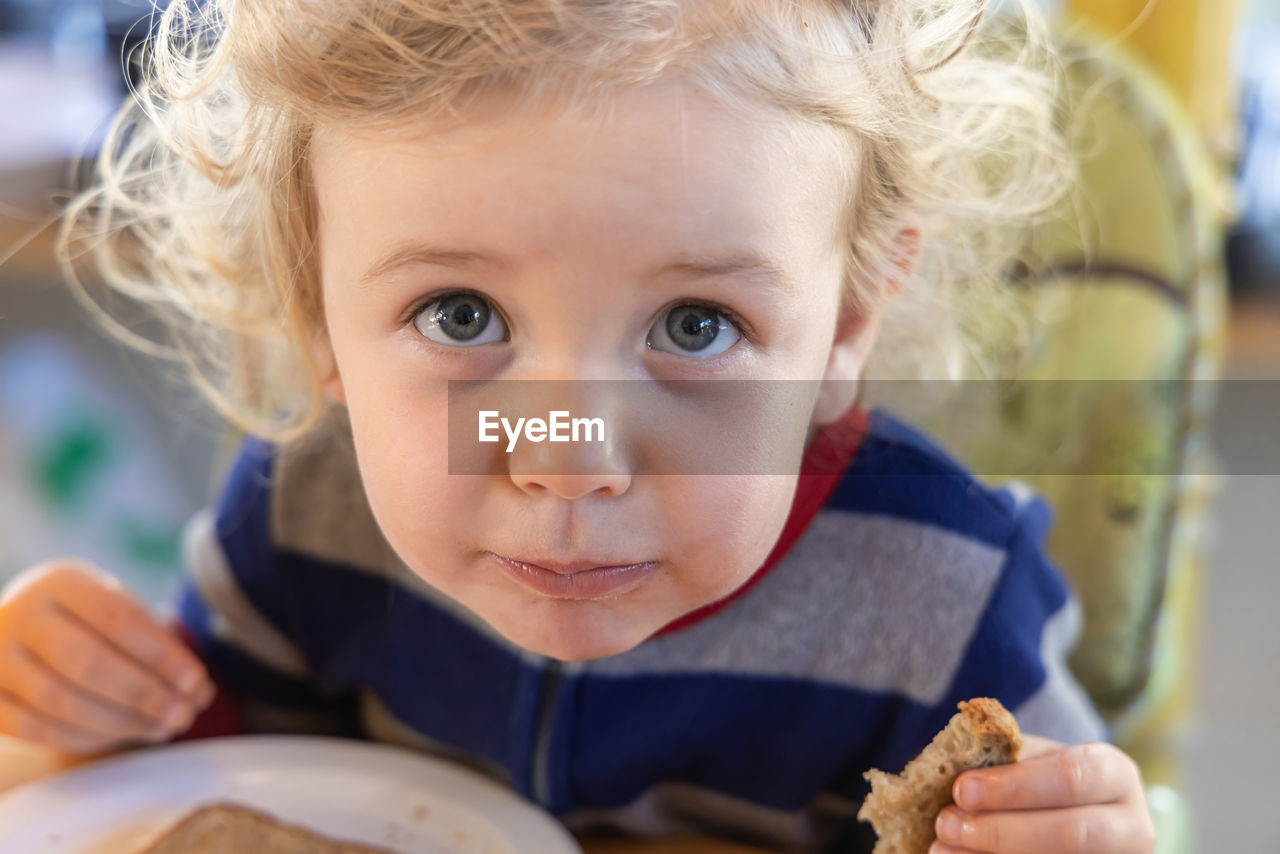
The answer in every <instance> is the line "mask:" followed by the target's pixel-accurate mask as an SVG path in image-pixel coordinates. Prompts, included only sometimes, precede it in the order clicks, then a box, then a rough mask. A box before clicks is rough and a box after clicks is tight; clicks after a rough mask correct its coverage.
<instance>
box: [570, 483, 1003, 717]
mask: <svg viewBox="0 0 1280 854" xmlns="http://www.w3.org/2000/svg"><path fill="white" fill-rule="evenodd" d="M1004 560H1005V553H1004V551H1003V550H1002V549H998V548H994V547H992V546H989V545H987V544H985V543H982V542H979V541H977V540H973V539H970V538H968V537H964V536H961V535H959V534H955V533H953V532H950V531H947V530H944V529H942V528H938V527H934V526H931V525H923V524H920V523H918V522H912V521H905V520H901V519H896V518H891V517H887V516H874V515H864V514H855V513H848V512H844V511H839V510H831V509H828V510H826V511H823V512H822V513H820V514H819V515H818V517H817V518H816V519H814V521H813V524H812V525H811V526H810V528H809V530H808V531H807V532H806V533H805V535H804V536H803V537H802V538H801V540H800V541H799V542H798V543H797V544H796V545H795V547H794V548H793V549H792V551H791V553H790V554H789V555H788V556H787V557H786V558H785V559H784V561H783V563H782V564H781V565H779V566H778V567H776V568H775V569H774V570H773V572H772V573H770V574H769V575H768V576H767V577H766V578H765V579H764V580H763V581H762V582H761V583H760V584H759V585H757V586H756V587H755V588H754V589H752V590H751V591H750V592H748V593H747V594H746V595H745V596H744V597H743V598H742V599H741V600H739V601H738V602H736V603H734V605H733V606H731V608H729V609H728V610H727V611H725V612H722V613H721V614H719V615H716V616H713V617H711V618H710V619H707V620H705V621H703V622H701V623H699V624H697V625H694V626H692V627H690V628H688V629H685V630H683V631H680V632H677V633H674V634H672V635H666V636H663V637H659V638H655V639H653V640H651V641H649V642H648V643H645V644H642V645H640V646H639V647H637V648H635V649H633V650H631V651H629V652H625V653H622V654H621V655H617V656H614V657H612V658H607V659H601V660H598V661H591V662H587V663H586V664H587V667H586V669H587V670H588V671H589V672H591V673H595V674H602V675H611V676H624V675H627V676H629V675H636V674H645V673H692V672H706V671H713V672H724V673H735V674H744V675H755V676H776V677H781V678H796V677H806V678H811V679H816V680H823V681H827V682H831V683H834V684H837V685H842V686H847V687H851V688H859V689H863V690H871V691H895V692H898V693H901V694H904V695H905V696H907V697H910V698H911V699H913V700H915V701H917V702H920V703H925V704H934V703H937V702H939V701H940V700H941V699H942V697H943V696H944V695H945V692H946V690H947V688H948V686H949V685H950V683H951V680H952V677H953V675H954V673H955V670H956V668H957V667H958V666H959V663H960V660H961V657H962V655H963V653H964V650H965V649H966V648H967V646H968V644H969V640H970V638H971V636H972V634H973V632H974V630H975V629H976V627H977V625H978V622H979V619H980V618H981V616H982V613H983V611H984V610H985V608H986V605H987V602H988V600H989V598H990V596H991V591H992V589H993V587H994V586H995V583H996V580H997V579H998V577H999V574H1000V569H1001V567H1002V565H1003V563H1004ZM729 615H732V616H729ZM912 615H927V619H918V620H913V619H912Z"/></svg>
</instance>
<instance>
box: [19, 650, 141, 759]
mask: <svg viewBox="0 0 1280 854" xmlns="http://www.w3.org/2000/svg"><path fill="white" fill-rule="evenodd" d="M0 666H3V667H4V668H5V669H6V670H7V671H8V673H7V677H8V678H7V682H8V684H9V688H8V690H9V692H10V693H11V694H12V695H13V696H14V697H15V698H16V699H18V700H21V701H22V703H23V704H24V705H26V706H27V707H28V708H29V709H31V710H32V711H34V712H36V713H38V714H40V715H43V716H44V717H46V718H48V719H50V720H51V721H53V722H55V723H57V724H60V725H62V726H64V727H69V728H71V729H76V730H82V731H83V732H85V733H86V734H88V735H91V736H97V737H99V738H101V739H103V740H106V741H123V740H130V739H135V740H147V739H152V738H159V737H162V736H163V735H165V734H166V733H164V731H163V729H162V728H160V727H158V726H156V725H154V724H148V723H147V722H146V721H145V720H144V719H143V718H142V717H140V716H138V715H136V714H133V713H131V712H129V711H127V710H125V709H123V708H120V707H119V706H115V705H113V704H111V703H108V702H103V701H101V700H99V699H98V698H96V697H94V696H93V695H92V694H90V693H88V692H86V691H83V690H80V689H78V688H76V687H75V686H74V685H72V684H71V683H70V682H67V681H66V680H65V679H62V678H60V677H59V676H57V675H56V674H54V673H53V671H51V670H49V668H47V667H46V666H45V665H44V664H43V663H41V662H40V661H38V660H37V659H36V658H35V657H34V656H32V655H31V654H30V653H29V652H27V651H26V650H23V649H20V648H18V647H10V648H9V650H8V651H6V653H5V656H4V660H3V662H2V663H0Z"/></svg>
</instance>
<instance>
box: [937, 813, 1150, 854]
mask: <svg viewBox="0 0 1280 854" xmlns="http://www.w3.org/2000/svg"><path fill="white" fill-rule="evenodd" d="M1136 822H1137V818H1136V812H1135V811H1134V810H1132V809H1129V808H1128V807H1126V806H1125V805H1123V804H1100V805H1094V806H1087V807H1077V808H1075V809H1061V810H1023V811H1021V812H988V813H966V812H963V811H961V810H959V809H956V808H955V807H947V808H946V809H944V810H943V811H942V812H941V813H940V814H939V815H938V823H937V826H936V832H937V834H938V841H939V842H942V843H943V844H945V845H949V846H952V847H956V848H961V849H970V850H973V851H982V852H987V854H1046V852H1053V854H1138V852H1139V851H1142V850H1143V849H1141V848H1139V847H1136V845H1137V843H1136V840H1142V839H1145V838H1146V837H1145V836H1144V835H1143V834H1142V832H1140V828H1139V827H1138V826H1137V823H1136ZM1147 850H1149V849H1147Z"/></svg>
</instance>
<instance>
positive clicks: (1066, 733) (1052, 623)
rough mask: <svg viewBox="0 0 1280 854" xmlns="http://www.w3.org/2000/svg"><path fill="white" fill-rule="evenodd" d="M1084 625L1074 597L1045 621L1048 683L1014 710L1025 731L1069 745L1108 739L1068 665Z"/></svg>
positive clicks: (1044, 656)
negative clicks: (1069, 657) (1069, 656)
mask: <svg viewBox="0 0 1280 854" xmlns="http://www.w3.org/2000/svg"><path fill="white" fill-rule="evenodd" d="M1083 625H1084V620H1083V614H1082V612H1081V610H1080V602H1079V600H1078V599H1076V598H1075V597H1072V598H1071V599H1070V600H1068V602H1067V604H1066V605H1064V606H1063V607H1062V608H1061V609H1060V610H1059V611H1058V613H1056V614H1054V615H1053V617H1051V618H1050V619H1049V621H1048V622H1046V623H1045V625H1044V634H1043V635H1042V636H1041V639H1040V660H1041V661H1043V662H1044V666H1045V670H1046V678H1045V682H1044V684H1043V685H1042V686H1040V690H1038V691H1036V693H1034V694H1032V695H1031V696H1030V697H1029V698H1027V700H1026V701H1025V702H1023V704H1022V705H1021V706H1019V707H1018V708H1017V709H1015V710H1014V717H1016V718H1017V719H1018V726H1019V727H1021V728H1022V729H1023V730H1025V731H1026V732H1029V733H1031V734H1033V735H1040V736H1044V737H1045V738H1052V739H1054V740H1055V741H1061V742H1064V743H1066V744H1083V743H1085V742H1088V741H1103V740H1105V739H1106V738H1107V727H1106V724H1104V723H1103V722H1102V719H1101V718H1100V717H1099V716H1098V713H1097V712H1096V711H1095V710H1094V707H1093V704H1092V703H1091V702H1090V701H1089V697H1088V695H1087V694H1086V693H1085V690H1084V688H1082V687H1081V686H1080V683H1078V682H1077V681H1076V680H1075V677H1074V676H1072V675H1071V670H1070V668H1069V666H1068V664H1067V655H1068V653H1070V652H1071V650H1072V649H1073V648H1074V647H1075V645H1076V641H1077V640H1078V639H1079V637H1080V631H1081V629H1082V628H1083Z"/></svg>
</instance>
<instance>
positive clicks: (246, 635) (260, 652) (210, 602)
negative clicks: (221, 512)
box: [183, 511, 309, 679]
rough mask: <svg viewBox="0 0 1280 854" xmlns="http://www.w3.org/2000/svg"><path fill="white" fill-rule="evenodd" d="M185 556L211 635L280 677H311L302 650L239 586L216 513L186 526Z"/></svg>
mask: <svg viewBox="0 0 1280 854" xmlns="http://www.w3.org/2000/svg"><path fill="white" fill-rule="evenodd" d="M183 551H184V554H185V557H186V563H187V567H188V568H189V570H190V573H191V579H192V581H193V582H194V583H195V586H196V589H197V590H198V591H199V592H200V596H201V598H203V599H204V602H205V604H206V605H207V606H208V607H209V610H210V612H211V615H212V616H211V624H210V626H209V631H210V632H211V633H212V634H213V636H214V637H216V638H217V639H218V640H220V641H222V642H223V643H226V644H227V645H229V646H234V647H235V648H236V649H238V650H240V651H241V652H243V653H245V654H246V655H248V656H250V657H251V658H254V659H256V660H257V661H259V662H261V663H263V664H265V665H266V666H268V667H270V668H272V669H274V670H277V671H279V672H280V673H284V674H286V675H289V676H292V677H295V678H297V679H307V678H309V668H308V667H307V663H306V658H305V656H303V654H302V650H301V649H299V647H298V646H297V645H296V644H294V643H293V641H291V640H289V638H287V637H286V636H285V635H284V634H283V633H281V632H280V630H279V629H277V628H276V627H275V626H274V625H273V624H272V623H271V622H270V621H269V620H268V619H267V618H266V617H264V616H263V615H262V613H261V612H259V611H258V609H257V608H255V607H254V606H253V604H252V603H251V602H250V601H249V599H248V598H247V597H246V596H245V595H244V592H243V591H241V589H240V586H239V585H238V584H237V583H236V580H235V576H234V575H232V573H231V569H230V567H229V566H228V564H227V558H226V555H225V554H223V551H222V546H221V545H220V544H219V543H218V538H217V536H216V534H215V533H214V517H213V513H212V512H209V511H204V512H202V513H199V514H197V515H196V516H195V517H194V518H193V519H192V520H191V521H190V522H189V523H188V525H187V528H186V531H185V534H184V539H183Z"/></svg>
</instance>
